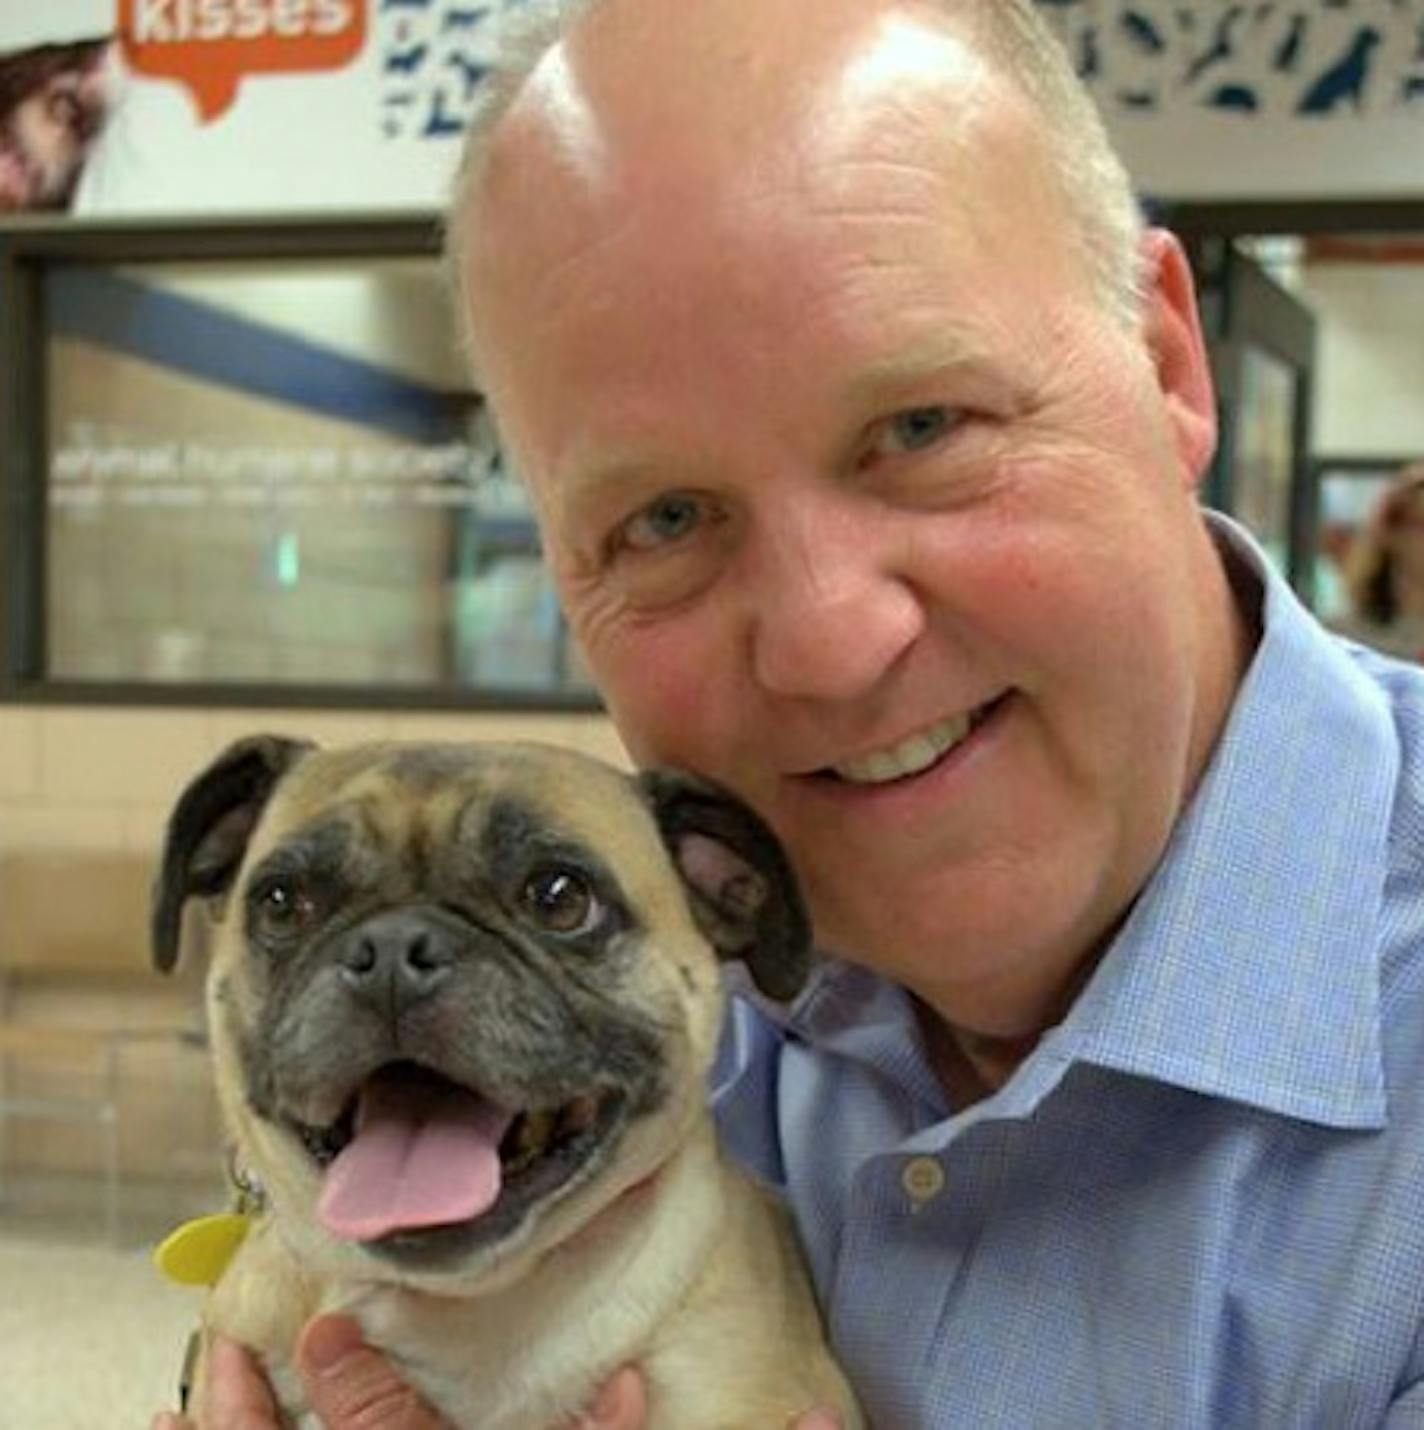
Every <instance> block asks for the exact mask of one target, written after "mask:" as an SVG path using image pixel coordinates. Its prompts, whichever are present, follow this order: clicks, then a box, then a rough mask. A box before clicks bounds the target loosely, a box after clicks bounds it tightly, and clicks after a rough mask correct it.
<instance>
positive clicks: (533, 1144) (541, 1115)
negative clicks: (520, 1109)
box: [505, 1112, 554, 1172]
mask: <svg viewBox="0 0 1424 1430" xmlns="http://www.w3.org/2000/svg"><path fill="white" fill-rule="evenodd" d="M553 1131H554V1114H553V1113H552V1112H526V1113H525V1114H524V1116H523V1117H521V1118H520V1120H519V1128H518V1131H517V1133H516V1135H515V1139H514V1147H513V1148H512V1155H511V1156H510V1158H509V1161H508V1163H507V1164H506V1168H505V1170H506V1171H508V1172H520V1171H523V1169H524V1168H525V1167H527V1166H528V1165H529V1164H530V1163H531V1162H533V1161H534V1160H535V1159H536V1158H537V1157H539V1156H540V1155H541V1154H542V1153H543V1152H544V1150H545V1148H546V1147H547V1146H548V1145H549V1138H550V1137H551V1136H552V1135H553Z"/></svg>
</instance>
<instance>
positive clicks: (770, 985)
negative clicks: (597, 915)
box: [637, 770, 811, 1002]
mask: <svg viewBox="0 0 1424 1430" xmlns="http://www.w3.org/2000/svg"><path fill="white" fill-rule="evenodd" d="M637 783H638V786H639V788H640V790H641V791H642V793H643V796H644V798H645V799H646V800H647V802H648V804H649V806H650V807H651V809H652V812H653V818H654V819H655V820H656V821H657V825H658V829H659V831H660V832H661V834H662V837H663V843H664V844H665V845H666V846H667V849H668V852H669V853H670V854H671V855H672V859H673V863H674V864H676V865H677V870H678V873H679V874H681V875H682V881H683V884H684V886H685V888H686V890H687V896H688V904H689V905H690V907H691V909H692V915H693V918H694V919H695V920H696V922H697V926H698V927H699V928H700V929H701V930H702V932H703V934H704V935H705V936H706V938H707V939H708V941H709V942H710V943H711V944H712V946H713V947H714V948H715V949H716V950H717V953H718V955H719V956H720V957H722V958H729V959H730V958H735V959H740V960H742V962H744V963H745V964H746V966H747V969H748V971H749V972H750V973H751V976H752V980H753V981H754V982H755V983H756V986H757V987H758V988H759V989H760V990H761V991H762V992H763V993H765V994H766V995H767V997H769V998H776V999H779V1000H781V1001H783V1002H786V1001H789V1000H790V999H792V998H794V997H795V996H796V995H797V994H798V993H799V992H800V991H801V986H802V984H804V983H805V981H806V976H807V974H808V973H809V972H810V970H811V924H810V920H809V919H808V918H807V916H806V906H805V905H804V904H803V903H802V901H801V891H800V889H799V887H798V886H797V883H796V876H795V874H793V873H792V870H791V865H790V863H789V862H788V860H787V858H786V855H785V853H784V852H783V851H782V848H781V845H780V843H779V842H778V841H777V838H776V836H775V835H774V834H773V833H772V832H771V830H770V829H769V828H768V827H767V826H766V824H765V823H763V821H762V820H761V819H760V818H759V817H758V816H757V815H756V814H755V813H753V812H752V810H751V809H749V808H748V807H747V806H746V805H745V804H743V803H742V802H741V800H739V799H737V798H736V797H735V796H734V795H731V794H729V793H728V792H727V791H726V790H723V789H720V788H718V787H717V786H716V785H713V784H711V783H709V782H708V781H705V780H701V779H697V778H695V777H694V776H692V775H688V774H684V773H683V772H682V771H680V770H649V771H647V772H646V773H644V774H641V775H639V776H638V778H637Z"/></svg>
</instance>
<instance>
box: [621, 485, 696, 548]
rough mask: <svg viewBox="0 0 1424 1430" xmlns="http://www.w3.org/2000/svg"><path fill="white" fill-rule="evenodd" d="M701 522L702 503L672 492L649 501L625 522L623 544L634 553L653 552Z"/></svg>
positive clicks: (677, 539) (685, 533) (622, 535)
mask: <svg viewBox="0 0 1424 1430" xmlns="http://www.w3.org/2000/svg"><path fill="white" fill-rule="evenodd" d="M702 519H703V509H702V503H701V502H700V501H699V500H698V499H697V498H696V497H692V496H685V495H683V494H682V493H680V492H674V493H672V494H670V495H668V496H663V497H659V498H658V499H657V500H656V501H654V502H649V503H648V505H647V506H645V507H644V508H643V509H642V510H641V511H638V512H635V513H634V514H633V515H632V516H631V517H630V518H629V519H628V521H627V522H625V523H624V525H623V528H622V531H621V533H620V534H621V537H622V544H623V545H624V546H626V547H629V548H631V549H632V550H634V551H652V550H654V549H656V548H657V547H659V546H666V545H668V544H669V543H670V542H674V541H681V540H682V538H683V537H685V536H686V535H687V534H688V533H689V532H691V531H692V530H693V529H694V528H695V527H696V526H697V524H698V523H699V522H700V521H701V520H702Z"/></svg>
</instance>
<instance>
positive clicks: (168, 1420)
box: [150, 1410, 193, 1430]
mask: <svg viewBox="0 0 1424 1430" xmlns="http://www.w3.org/2000/svg"><path fill="white" fill-rule="evenodd" d="M150 1430H193V1422H192V1421H191V1420H185V1419H184V1418H183V1416H181V1415H176V1414H174V1412H173V1411H171V1410H165V1411H163V1412H162V1413H161V1414H158V1415H155V1416H154V1417H153V1424H152V1426H151V1427H150Z"/></svg>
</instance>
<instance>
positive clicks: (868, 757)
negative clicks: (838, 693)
mask: <svg viewBox="0 0 1424 1430" xmlns="http://www.w3.org/2000/svg"><path fill="white" fill-rule="evenodd" d="M1008 693H1009V692H1004V693H1002V694H1000V695H997V696H995V697H994V699H992V700H990V701H987V702H986V703H985V704H983V705H978V706H976V707H975V708H974V709H972V710H965V711H961V712H960V713H959V714H957V715H951V716H948V717H947V718H945V719H943V720H940V721H937V722H936V723H935V724H933V725H930V726H928V727H926V728H924V729H922V730H918V731H916V732H915V733H914V734H912V735H909V736H907V737H906V738H905V739H902V740H897V741H896V742H894V743H893V744H890V745H886V746H883V747H881V748H879V749H874V750H870V751H867V752H866V753H865V754H863V755H856V756H853V757H852V758H849V759H845V760H838V761H836V762H835V763H833V764H831V765H829V766H827V767H824V768H822V769H819V770H816V771H815V772H814V773H815V774H816V775H817V776H820V777H826V778H835V779H838V780H841V781H844V782H845V783H846V784H855V785H883V784H890V783H892V782H894V781H895V780H902V779H908V778H909V777H910V776H912V775H918V774H923V773H924V771H926V770H928V769H930V768H931V767H932V766H934V765H936V764H938V763H939V761H940V760H941V759H943V758H944V756H945V755H947V754H948V753H949V752H950V751H951V750H953V749H955V748H956V747H957V746H959V745H961V744H962V743H963V742H964V741H965V740H966V739H968V737H969V736H970V735H972V734H973V733H974V731H975V730H977V729H978V728H979V727H980V726H981V725H982V724H983V723H984V721H985V720H987V719H988V718H989V717H990V716H991V715H992V714H993V713H994V712H995V711H996V710H997V709H998V708H999V707H1000V706H1001V705H1002V704H1003V702H1004V701H1005V700H1006V699H1007V697H1008Z"/></svg>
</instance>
